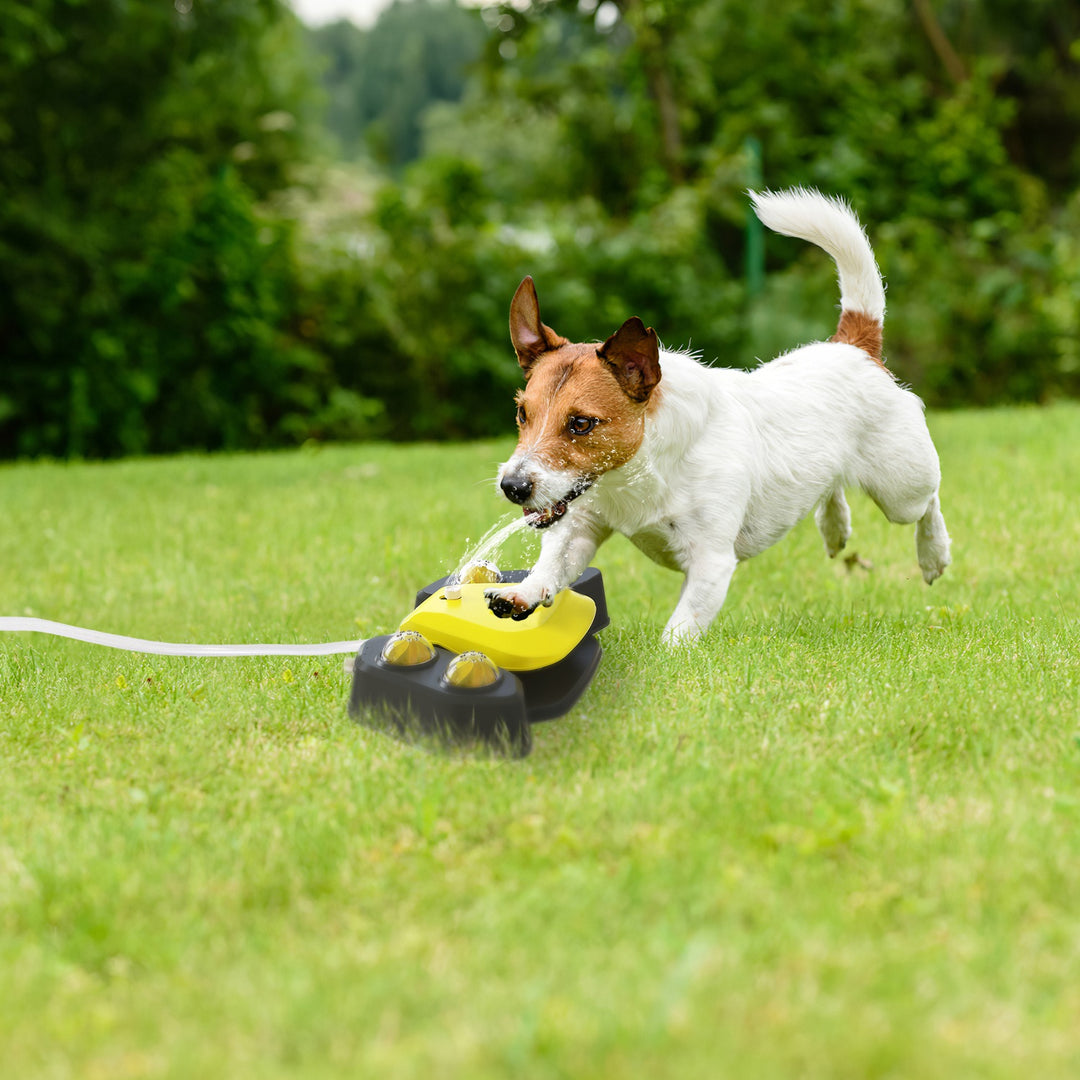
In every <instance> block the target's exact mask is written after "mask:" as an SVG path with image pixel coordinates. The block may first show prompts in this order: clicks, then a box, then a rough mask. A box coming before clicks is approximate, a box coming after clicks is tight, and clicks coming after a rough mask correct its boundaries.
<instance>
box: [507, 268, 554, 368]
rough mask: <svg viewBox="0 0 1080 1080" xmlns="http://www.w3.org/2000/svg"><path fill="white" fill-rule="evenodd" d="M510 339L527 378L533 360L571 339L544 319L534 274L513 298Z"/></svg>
mask: <svg viewBox="0 0 1080 1080" xmlns="http://www.w3.org/2000/svg"><path fill="white" fill-rule="evenodd" d="M510 340H511V341H513V343H514V352H516V353H517V358H518V363H519V364H520V365H521V370H522V371H523V372H525V378H526V379H527V378H528V377H529V372H530V371H531V370H532V366H533V364H535V363H536V361H537V360H538V359H539V358H540V357H541V356H542V355H543V354H544V353H546V352H549V351H550V350H552V349H557V348H558V347H559V346H560V345H565V344H566V343H567V342H566V338H564V337H560V336H559V335H558V334H556V333H555V331H554V330H552V329H551V327H550V326H545V325H544V324H543V323H542V322H541V321H540V301H539V300H538V299H537V298H536V286H535V285H534V284H533V279H532V278H531V277H527V278H526V279H525V280H524V281H523V282H522V283H521V284H520V285H519V286H518V288H517V292H516V293H514V299H513V300H511V301H510Z"/></svg>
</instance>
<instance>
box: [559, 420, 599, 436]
mask: <svg viewBox="0 0 1080 1080" xmlns="http://www.w3.org/2000/svg"><path fill="white" fill-rule="evenodd" d="M599 422H600V421H599V420H596V419H595V418H594V417H591V416H571V417H570V419H569V420H568V421H567V422H566V428H567V430H568V431H569V432H570V434H571V435H588V434H589V432H590V431H592V429H593V428H594V427H596V425H597V424H598V423H599Z"/></svg>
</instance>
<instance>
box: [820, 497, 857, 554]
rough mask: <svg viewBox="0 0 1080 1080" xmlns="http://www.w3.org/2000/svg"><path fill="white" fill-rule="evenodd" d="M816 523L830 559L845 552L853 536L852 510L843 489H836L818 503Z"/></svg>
mask: <svg viewBox="0 0 1080 1080" xmlns="http://www.w3.org/2000/svg"><path fill="white" fill-rule="evenodd" d="M814 521H815V522H816V523H817V527H818V531H819V532H820V533H821V538H822V540H824V541H825V551H826V553H827V554H828V556H829V558H830V559H832V558H834V557H835V556H836V555H837V554H838V553H839V552H841V551H843V549H844V545H845V544H846V543H847V542H848V538H849V537H850V536H851V510H850V508H849V507H848V504H847V499H845V498H844V489H843V488H841V487H838V488H835V489H834V490H832V491H830V492H829V494H828V495H826V496H825V498H823V499H822V500H821V502H819V503H818V505H817V509H816V510H815V511H814Z"/></svg>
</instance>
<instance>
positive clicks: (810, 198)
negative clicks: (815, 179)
mask: <svg viewBox="0 0 1080 1080" xmlns="http://www.w3.org/2000/svg"><path fill="white" fill-rule="evenodd" d="M749 195H750V199H751V201H752V202H753V204H754V211H755V213H756V214H757V216H758V217H759V218H760V219H761V221H762V222H763V223H764V224H765V225H767V226H768V227H769V228H770V229H772V230H773V232H778V233H781V234H783V235H784V236H795V237H798V238H799V239H800V240H806V241H808V242H809V243H811V244H816V245H817V246H818V247H820V248H822V249H824V250H825V251H827V252H828V253H829V254H830V255H831V256H832V257H833V260H834V261H835V263H836V270H837V274H838V276H839V278H840V310H841V315H840V325H839V326H838V327H837V332H836V334H835V336H834V337H833V341H843V342H847V343H848V344H852V345H856V346H858V347H859V348H861V349H863V350H865V351H866V352H867V353H869V354H870V356H871V357H873V358H874V359H875V360H877V361H878V362H879V363H880V362H881V331H882V327H883V325H884V322H885V286H884V285H883V284H882V281H881V271H880V270H878V266H877V262H876V261H875V259H874V251H873V249H872V248H871V247H870V241H869V240H868V239H867V238H866V233H865V232H864V231H863V227H862V225H861V224H860V223H859V218H858V216H857V215H856V213H855V211H854V210H852V209H851V207H850V206H849V205H848V204H847V203H846V202H844V200H843V199H838V198H833V197H830V196H827V195H822V194H821V192H820V191H814V190H812V189H808V188H792V189H791V190H790V191H775V192H774V191H763V192H754V191H751V192H750V193H749Z"/></svg>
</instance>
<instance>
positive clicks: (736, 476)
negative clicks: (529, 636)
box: [486, 189, 950, 644]
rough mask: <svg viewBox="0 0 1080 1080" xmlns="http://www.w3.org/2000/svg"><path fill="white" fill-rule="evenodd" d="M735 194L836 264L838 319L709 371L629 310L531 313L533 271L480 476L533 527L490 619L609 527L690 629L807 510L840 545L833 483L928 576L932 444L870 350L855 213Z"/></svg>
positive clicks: (869, 280) (562, 582) (917, 411)
mask: <svg viewBox="0 0 1080 1080" xmlns="http://www.w3.org/2000/svg"><path fill="white" fill-rule="evenodd" d="M751 199H752V200H753V203H754V209H755V210H756V212H757V214H758V217H759V218H761V220H762V221H763V222H764V223H765V224H766V225H767V226H769V228H771V229H773V230H774V231H776V232H779V233H783V234H785V235H787V236H796V237H799V238H801V239H804V240H807V241H810V242H811V243H815V244H817V245H818V246H820V247H821V248H823V249H824V250H825V251H827V252H828V253H829V254H830V255H831V256H832V257H833V259H834V260H835V262H836V265H837V271H838V274H839V279H840V295H841V314H840V323H839V327H838V328H837V331H836V334H835V335H834V336H833V337H832V338H831V339H830V341H828V342H819V343H816V344H812V345H806V346H803V347H802V348H799V349H796V350H794V351H793V352H789V353H785V354H784V355H782V356H780V357H778V358H777V359H775V360H772V361H771V362H769V363H766V364H762V365H761V366H759V367H758V368H757V369H756V370H754V371H750V372H748V371H742V370H733V369H725V368H711V367H706V366H704V365H703V364H701V363H700V362H699V360H698V359H697V358H696V357H694V356H692V355H690V354H689V353H687V352H678V351H669V350H666V349H663V348H661V346H660V343H659V341H658V340H657V336H656V332H655V331H654V330H653V329H652V328H646V327H645V325H644V324H643V323H642V321H641V320H640V319H638V318H637V317H634V318H630V319H628V320H627V321H626V322H625V323H623V325H622V326H621V327H620V328H619V329H618V330H617V331H616V332H615V333H614V334H612V336H611V337H609V338H608V339H607V340H606V341H605V342H603V343H598V342H592V343H589V344H576V343H573V342H570V341H567V340H566V338H563V337H560V336H559V335H558V334H557V333H556V332H555V331H554V330H552V329H551V328H550V327H549V326H545V325H544V323H543V322H542V321H541V319H540V307H539V303H538V301H537V296H536V289H535V287H534V285H533V281H532V278H526V279H525V280H524V281H523V282H522V283H521V285H520V286H519V288H518V290H517V292H516V293H515V295H514V299H513V301H512V303H511V305H510V336H511V338H512V340H513V343H514V349H515V351H516V352H517V358H518V363H519V364H520V365H521V370H522V371H523V372H524V375H525V380H526V381H525V387H524V389H523V390H521V391H519V393H518V396H517V407H518V408H517V421H518V428H519V439H518V444H517V448H516V450H515V451H514V454H513V456H512V457H511V458H510V459H509V460H508V461H507V462H505V463H504V464H503V465H502V467H501V468H500V469H499V474H498V479H497V483H498V485H499V487H500V489H501V490H502V492H503V493H504V494H505V496H506V497H507V498H508V499H510V500H511V501H512V502H514V503H517V504H519V505H520V506H522V507H523V508H524V511H525V514H526V516H527V518H528V520H529V522H530V524H532V525H534V526H535V527H537V528H539V529H544V530H546V531H545V534H544V538H543V542H542V544H541V551H540V556H539V558H538V560H537V562H536V565H535V566H534V567H533V569H532V570H531V571H530V573H529V575H528V576H527V577H526V578H525V580H524V581H522V582H520V583H518V584H512V585H504V586H494V587H492V588H491V589H489V590H488V591H487V594H486V595H487V597H488V602H489V604H490V606H491V608H492V610H493V611H494V612H495V613H496V614H498V615H502V616H511V615H516V616H518V617H521V616H523V615H524V614H526V613H527V612H530V611H532V610H533V609H534V608H535V607H536V606H537V605H539V604H543V603H547V602H550V600H551V598H552V597H553V596H554V595H555V594H556V593H557V592H558V591H559V590H560V589H563V588H565V587H566V586H568V585H569V584H570V583H571V582H573V581H574V580H575V579H576V578H577V577H578V575H579V574H580V573H581V572H582V571H583V570H584V569H585V567H586V566H588V564H589V562H590V561H591V560H592V558H593V556H594V554H595V553H596V549H597V547H598V546H599V545H600V544H601V543H603V541H604V540H606V539H607V538H608V537H609V536H610V535H611V534H612V533H613V532H621V533H623V534H624V535H626V536H628V537H629V538H630V540H631V541H632V542H633V543H634V544H636V545H637V547H639V548H640V549H641V550H642V551H644V552H645V553H646V554H647V555H648V556H649V557H650V558H652V559H654V560H655V561H656V562H658V563H660V564H661V565H663V566H667V567H670V568H672V569H676V570H681V571H682V572H683V573H684V574H685V575H686V579H685V581H684V583H683V587H682V593H681V595H680V597H679V602H678V604H677V605H676V607H675V610H674V612H673V613H672V615H671V618H670V619H669V620H668V622H667V626H666V627H665V630H664V640H665V641H666V642H667V643H669V644H675V643H679V642H684V641H689V640H692V639H693V638H696V637H697V636H698V635H699V634H701V633H702V632H703V631H704V630H706V629H707V628H708V627H709V625H710V623H711V622H712V621H713V619H714V618H715V616H716V614H717V613H718V612H719V610H720V608H721V607H722V606H723V603H724V598H725V596H726V595H727V590H728V584H729V582H730V580H731V575H732V573H733V572H734V570H735V567H736V565H737V564H738V563H739V562H741V561H742V560H744V559H749V558H751V557H752V556H754V555H757V554H758V553H759V552H761V551H764V550H765V549H766V548H767V547H770V546H771V545H772V544H774V543H776V542H777V541H778V540H779V539H780V538H781V537H782V536H784V535H785V533H787V532H788V531H789V530H790V529H791V528H792V527H793V526H794V525H795V524H796V523H797V522H799V521H800V520H801V519H802V518H803V517H805V516H806V515H807V514H808V513H809V512H810V511H811V510H813V509H814V508H815V507H816V512H815V520H816V522H817V525H818V528H819V529H820V531H821V535H822V537H823V539H824V541H825V550H826V551H827V552H828V554H829V555H830V556H833V555H835V554H836V553H837V552H838V551H840V550H841V549H842V548H843V547H844V545H845V543H846V542H847V539H848V537H849V535H850V533H851V515H850V512H849V510H848V505H847V502H846V500H845V499H844V488H845V487H846V486H848V485H857V486H859V487H861V488H862V489H863V490H864V491H866V492H867V493H868V494H869V495H870V497H871V498H872V499H873V500H874V501H875V502H876V503H877V505H878V506H879V507H880V508H881V511H882V512H883V513H884V514H885V516H886V517H887V518H888V519H889V520H890V521H892V522H897V523H905V524H908V523H915V525H916V528H915V543H916V553H917V557H918V561H919V566H920V567H921V569H922V574H923V577H924V579H925V580H926V581H927V583H930V582H933V581H934V580H935V579H936V578H937V577H939V576H940V575H941V574H942V572H943V571H944V570H945V567H946V566H948V564H949V561H950V559H949V535H948V532H947V530H946V528H945V521H944V519H943V518H942V516H941V510H940V506H939V502H938V487H939V484H940V469H939V465H938V456H937V452H936V451H935V449H934V444H933V442H932V441H931V439H930V434H929V432H928V431H927V427H926V421H925V418H924V415H923V405H922V402H921V401H920V400H919V398H917V397H916V396H915V395H914V394H912V393H911V392H909V391H908V390H905V389H904V388H903V387H901V386H900V385H899V384H898V383H897V382H896V380H895V379H894V378H893V376H892V375H891V374H890V373H889V372H888V370H887V369H886V368H885V366H884V364H883V362H882V358H881V337H882V325H883V320H884V315H885V290H884V287H883V285H882V281H881V275H880V273H879V272H878V268H877V264H876V262H875V261H874V254H873V251H872V250H871V248H870V244H869V241H868V240H867V238H866V234H865V233H864V232H863V229H862V226H861V225H860V224H859V220H858V218H857V217H856V216H855V213H854V212H853V211H852V210H851V208H850V207H849V206H847V204H846V203H844V202H842V201H840V200H838V199H832V198H827V197H826V196H824V195H821V194H820V193H818V192H816V191H807V190H804V189H796V190H793V191H786V192H780V193H763V194H753V193H752V194H751Z"/></svg>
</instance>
